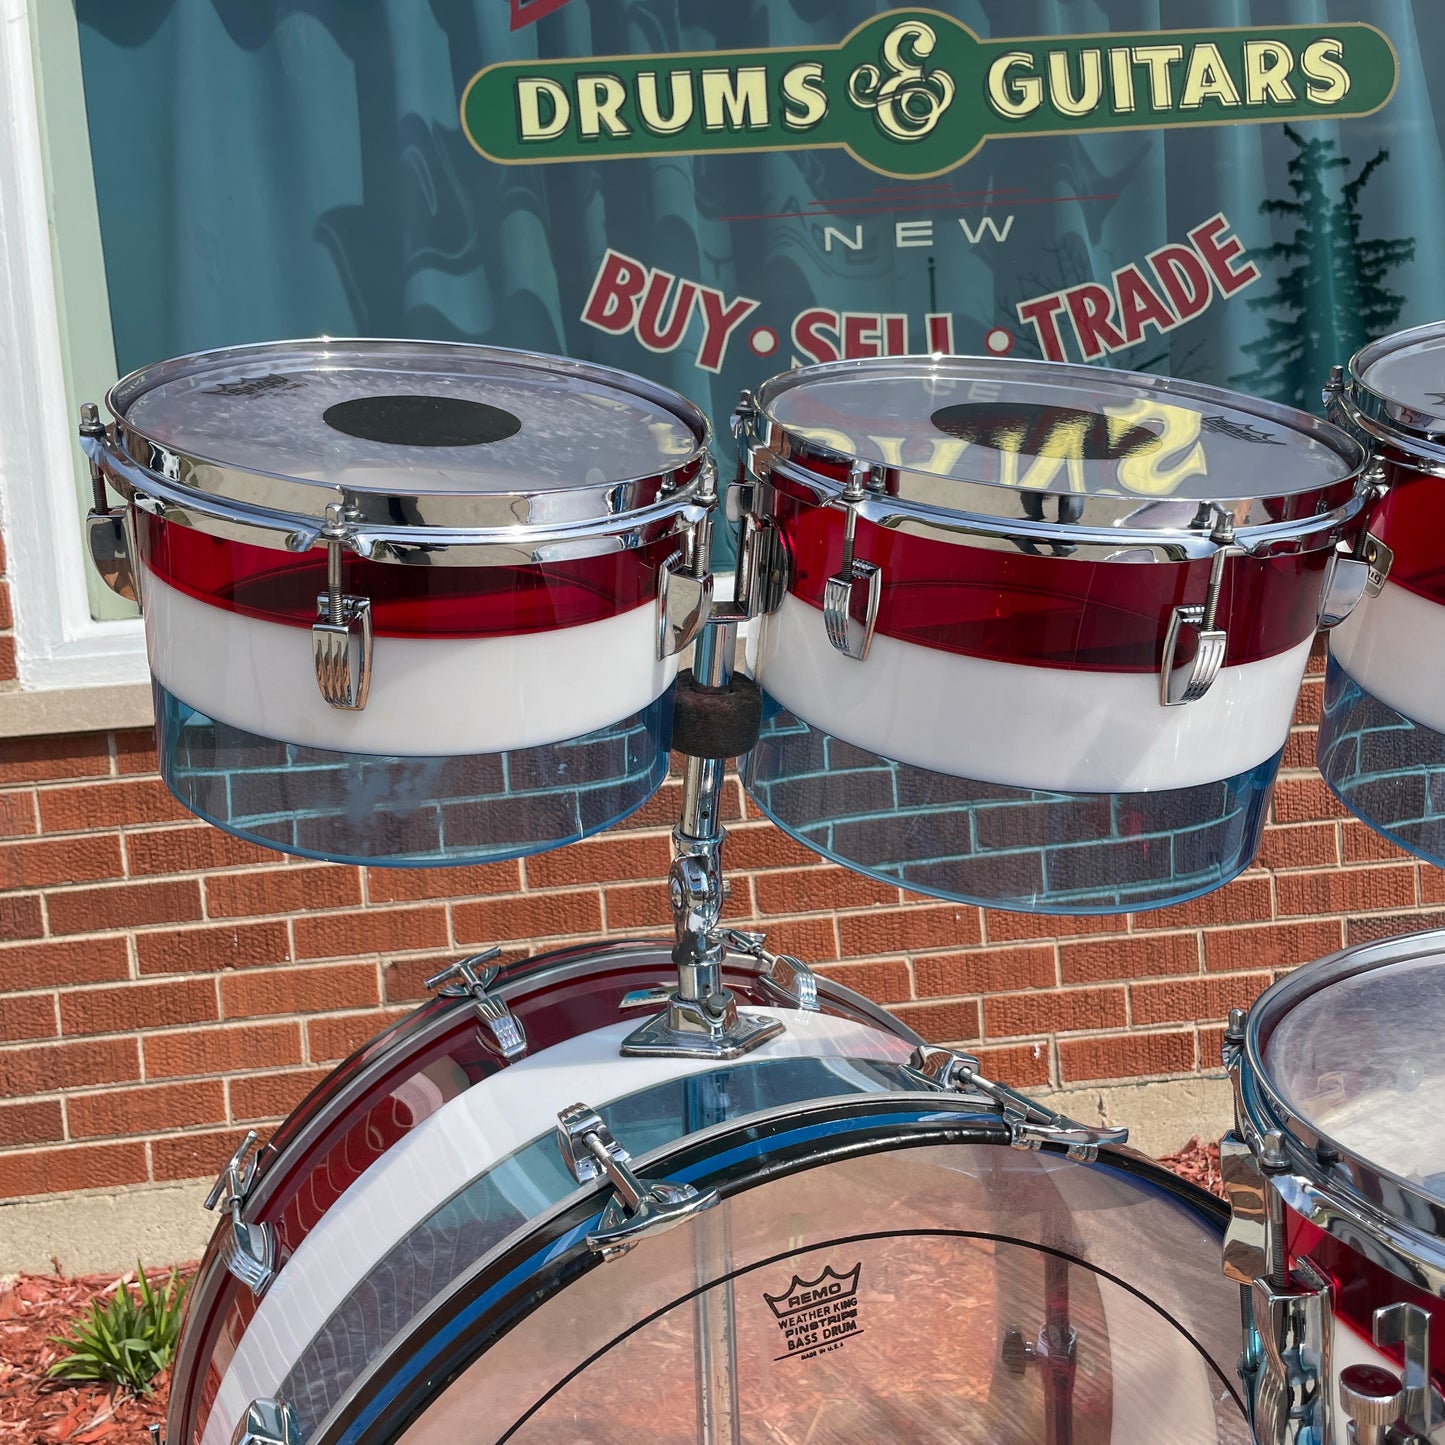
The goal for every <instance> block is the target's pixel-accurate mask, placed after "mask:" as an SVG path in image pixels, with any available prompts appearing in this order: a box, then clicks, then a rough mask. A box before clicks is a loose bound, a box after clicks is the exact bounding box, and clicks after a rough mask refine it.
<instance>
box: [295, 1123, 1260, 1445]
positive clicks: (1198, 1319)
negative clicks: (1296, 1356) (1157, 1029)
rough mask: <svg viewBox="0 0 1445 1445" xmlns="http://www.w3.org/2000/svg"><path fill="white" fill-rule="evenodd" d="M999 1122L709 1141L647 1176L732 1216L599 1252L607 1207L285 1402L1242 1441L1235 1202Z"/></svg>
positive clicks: (493, 1424)
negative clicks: (1016, 1144) (335, 1376)
mask: <svg viewBox="0 0 1445 1445" xmlns="http://www.w3.org/2000/svg"><path fill="white" fill-rule="evenodd" d="M950 1115H952V1117H951V1118H950V1117H949V1116H950ZM1000 1135H1001V1131H1000V1130H999V1127H998V1122H997V1120H996V1119H995V1120H992V1121H989V1120H986V1119H984V1118H981V1117H980V1116H978V1115H977V1114H974V1115H971V1116H970V1115H964V1114H961V1113H960V1112H958V1111H957V1110H950V1109H949V1108H948V1106H947V1105H946V1104H942V1105H941V1106H940V1107H936V1108H933V1109H930V1110H927V1111H925V1110H924V1109H922V1108H921V1107H919V1104H918V1101H917V1099H916V1098H914V1099H913V1100H911V1101H908V1102H907V1103H905V1102H904V1100H901V1099H895V1100H894V1101H892V1102H888V1101H883V1100H880V1101H876V1102H874V1103H863V1102H859V1101H853V1102H851V1103H849V1104H847V1105H842V1104H839V1103H836V1102H835V1103H834V1104H832V1105H830V1106H828V1107H826V1108H819V1109H814V1110H813V1111H811V1112H810V1114H809V1115H808V1117H807V1118H806V1119H803V1118H800V1117H798V1116H796V1115H795V1116H793V1117H792V1118H791V1119H778V1120H777V1121H776V1122H775V1124H774V1126H773V1127H767V1126H762V1127H760V1126H759V1125H758V1124H757V1123H756V1121H754V1123H753V1124H752V1125H751V1126H750V1127H749V1128H747V1129H746V1130H736V1129H733V1130H726V1131H712V1136H711V1137H710V1138H708V1139H707V1140H706V1142H705V1143H699V1142H697V1141H693V1142H692V1143H691V1144H690V1145H689V1146H688V1147H687V1148H686V1149H685V1150H684V1151H683V1152H682V1154H680V1155H679V1154H676V1153H675V1154H674V1155H673V1157H672V1159H671V1160H670V1161H669V1163H668V1165H667V1167H666V1168H665V1169H664V1168H662V1167H659V1168H657V1169H655V1170H649V1171H648V1172H649V1173H650V1174H651V1175H652V1176H653V1177H665V1178H667V1179H671V1180H679V1179H681V1180H689V1181H692V1182H696V1183H698V1184H699V1185H704V1186H706V1185H712V1186H713V1187H717V1188H719V1189H720V1190H722V1192H723V1193H724V1196H725V1198H724V1202H723V1203H722V1204H721V1205H720V1206H719V1207H718V1208H715V1209H713V1210H711V1211H709V1212H708V1213H706V1214H703V1215H701V1216H699V1217H697V1218H696V1219H695V1220H694V1221H693V1222H692V1223H691V1224H690V1225H688V1226H686V1227H683V1228H678V1229H674V1230H672V1231H670V1232H668V1233H666V1234H664V1235H661V1236H656V1237H650V1238H647V1239H645V1240H643V1241H641V1242H640V1244H639V1245H638V1246H637V1247H636V1248H634V1249H633V1250H632V1251H631V1252H629V1253H628V1254H626V1255H624V1256H623V1257H621V1258H620V1259H613V1260H611V1261H609V1262H607V1263H605V1264H604V1263H599V1262H598V1260H597V1256H596V1255H594V1254H592V1252H591V1251H590V1250H589V1249H588V1248H587V1246H586V1242H585V1235H586V1232H587V1230H588V1229H589V1228H595V1227H596V1223H597V1217H598V1216H597V1201H596V1199H595V1197H594V1199H593V1200H592V1201H591V1202H590V1203H589V1204H588V1205H587V1206H586V1207H585V1209H584V1210H583V1211H581V1212H580V1213H579V1212H578V1211H577V1210H575V1209H574V1210H573V1211H572V1212H571V1213H570V1214H567V1215H562V1216H558V1217H556V1218H555V1219H554V1220H553V1221H552V1223H551V1225H550V1227H548V1228H547V1229H544V1230H543V1231H541V1232H540V1233H539V1234H534V1235H533V1236H532V1237H531V1238H529V1239H528V1240H527V1241H526V1242H525V1243H523V1244H519V1245H518V1247H517V1249H515V1250H513V1251H512V1252H511V1253H510V1254H509V1255H508V1256H507V1257H505V1258H502V1259H498V1260H494V1261H493V1263H492V1265H491V1267H489V1268H487V1269H486V1270H485V1271H483V1272H481V1273H479V1274H478V1275H477V1276H476V1277H474V1278H472V1279H470V1280H467V1281H465V1282H462V1284H461V1287H459V1288H457V1289H455V1290H454V1291H453V1292H452V1293H451V1295H450V1297H449V1298H448V1299H447V1300H446V1301H445V1302H444V1303H443V1304H442V1305H441V1306H440V1307H439V1308H437V1309H435V1310H433V1311H432V1312H431V1314H430V1315H429V1316H428V1317H427V1318H426V1319H425V1320H424V1321H420V1322H416V1323H414V1324H413V1326H412V1327H411V1328H410V1329H408V1330H407V1331H404V1332H403V1333H402V1334H400V1335H398V1336H396V1337H395V1338H394V1339H393V1340H392V1342H391V1345H390V1347H389V1350H388V1353H387V1356H386V1357H385V1358H384V1359H381V1360H378V1361H376V1362H375V1363H374V1364H373V1365H372V1367H371V1368H370V1369H369V1370H368V1371H367V1372H366V1373H365V1375H364V1376H363V1377H362V1378H361V1379H359V1380H358V1381H357V1383H356V1385H355V1386H354V1387H353V1388H352V1389H350V1390H348V1391H346V1392H344V1393H343V1395H342V1396H341V1397H340V1398H338V1399H334V1401H328V1400H327V1399H326V1398H325V1397H326V1396H327V1395H328V1393H329V1392H328V1391H327V1390H326V1388H325V1387H324V1385H323V1386H322V1388H321V1389H320V1391H319V1392H315V1393H313V1392H312V1391H310V1390H308V1388H307V1386H308V1383H309V1384H310V1385H312V1386H314V1385H316V1384H319V1383H320V1382H319V1381H318V1380H317V1379H316V1377H315V1376H314V1375H313V1376H312V1378H311V1380H310V1381H309V1382H308V1381H307V1380H306V1379H305V1378H303V1377H302V1376H300V1375H297V1374H295V1373H293V1375H292V1377H291V1379H290V1380H288V1381H287V1382H286V1385H287V1386H289V1389H285V1390H284V1393H285V1398H287V1400H288V1402H289V1403H290V1404H291V1405H292V1407H293V1409H295V1410H296V1412H297V1416H298V1423H299V1424H300V1426H301V1428H302V1430H303V1432H304V1433H305V1434H306V1435H308V1436H309V1437H310V1438H311V1439H312V1440H314V1441H317V1442H332V1441H346V1442H362V1441H366V1442H369V1445H370V1442H381V1441H388V1442H389V1441H392V1440H401V1441H404V1442H405V1445H453V1442H455V1441H456V1440H457V1439H461V1438H465V1439H467V1440H469V1441H477V1442H481V1441H488V1442H502V1441H510V1442H515V1445H582V1442H588V1445H632V1442H635V1441H636V1440H638V1439H643V1438H646V1439H653V1440H659V1441H677V1442H682V1441H692V1440H709V1439H718V1440H727V1439H736V1440H739V1441H742V1442H746V1445H780V1442H781V1445H842V1442H845V1441H846V1442H856V1441H862V1440H885V1439H886V1440H899V1441H909V1442H919V1445H923V1442H938V1445H943V1442H949V1445H955V1442H959V1441H968V1442H990V1445H1026V1442H1028V1445H1031V1442H1037V1441H1044V1440H1048V1441H1056V1442H1060V1445H1062V1442H1065V1441H1069V1442H1072V1445H1136V1442H1138V1441H1141V1440H1147V1439H1162V1438H1167V1439H1168V1440H1169V1441H1170V1442H1171V1445H1215V1442H1228V1445H1248V1441H1249V1432H1248V1427H1247V1425H1246V1422H1245V1417H1244V1414H1243V1409H1242V1406H1241V1404H1240V1400H1239V1397H1238V1393H1237V1390H1236V1385H1235V1381H1234V1364H1235V1360H1236V1358H1237V1355H1238V1350H1239V1334H1238V1328H1239V1326H1238V1295H1237V1291H1236V1289H1235V1287H1233V1286H1231V1285H1229V1284H1228V1283H1227V1282H1226V1281H1225V1280H1224V1279H1223V1278H1222V1276H1221V1273H1220V1268H1219V1258H1220V1240H1221V1232H1222V1221H1223V1218H1224V1211H1223V1209H1222V1206H1220V1205H1218V1204H1217V1202H1216V1201H1214V1200H1212V1199H1211V1198H1210V1197H1209V1196H1207V1195H1204V1194H1202V1193H1200V1192H1199V1191H1197V1190H1194V1189H1193V1188H1192V1187H1191V1186H1188V1185H1185V1184H1182V1183H1181V1182H1180V1181H1178V1180H1177V1179H1175V1178H1174V1177H1173V1176H1172V1175H1169V1174H1167V1173H1166V1172H1165V1171H1163V1170H1161V1169H1159V1168H1157V1167H1156V1166H1154V1165H1152V1164H1149V1163H1147V1162H1145V1161H1142V1160H1139V1159H1137V1158H1135V1157H1134V1156H1132V1155H1129V1154H1127V1153H1115V1154H1110V1155H1105V1156H1103V1157H1101V1158H1100V1160H1098V1161H1097V1162H1096V1163H1093V1164H1080V1163H1074V1162H1072V1161H1070V1160H1068V1159H1067V1158H1066V1157H1064V1156H1062V1155H1059V1154H1056V1153H1049V1152H1043V1153H1028V1152H1020V1151H1016V1150H1013V1149H1009V1148H1007V1147H1005V1146H1004V1145H1003V1144H1002V1142H1001V1137H1000ZM1050 1353H1051V1354H1052V1355H1053V1359H1052V1360H1050V1359H1047V1358H1045V1355H1046V1354H1050ZM315 1363H316V1364H317V1365H319V1364H321V1362H320V1361H319V1360H318V1361H316V1362H315ZM332 1363H333V1364H341V1365H342V1367H343V1371H344V1362H341V1361H333V1362H332ZM442 1382H445V1383H442ZM439 1386H440V1387H439ZM328 1405H329V1408H328ZM317 1406H321V1410H320V1411H318V1410H317V1409H316V1407H317ZM323 1417H324V1418H323ZM734 1421H735V1422H736V1424H735V1426H734V1424H733V1422H734ZM734 1431H735V1433H734ZM312 1432H315V1433H312Z"/></svg>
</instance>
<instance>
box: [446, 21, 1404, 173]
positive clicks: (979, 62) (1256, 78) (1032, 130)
mask: <svg viewBox="0 0 1445 1445" xmlns="http://www.w3.org/2000/svg"><path fill="white" fill-rule="evenodd" d="M1397 76H1398V64H1397V60H1396V56H1395V52H1394V49H1393V48H1392V46H1391V44H1390V42H1389V40H1388V39H1387V38H1386V37H1385V36H1384V35H1383V34H1382V33H1381V32H1380V31H1379V30H1377V29H1376V28H1375V27H1374V26H1372V25H1368V24H1363V23H1359V22H1346V23H1342V24H1338V25H1327V26H1321V25H1285V26H1275V27H1272V28H1268V29H1234V30H1197V31H1185V30H1176V31H1148V32H1142V33H1140V34H1105V35H1075V36H1047V37H1037V38H1030V39H1003V40H988V41H985V40H981V39H980V38H979V37H978V36H977V35H975V34H974V32H973V31H972V30H970V29H969V27H968V26H966V25H964V24H963V23H962V22H960V21H958V20H955V19H953V18H952V17H951V16H948V15H944V14H942V13H940V12H937V11H932V10H904V11H893V12H890V13H887V14H884V15H880V16H877V17H874V18H873V19H871V20H869V21H867V22H865V23H864V24H862V25H860V26H858V27H857V29H855V30H854V31H853V32H852V33H851V34H849V35H848V36H847V37H846V38H844V39H843V40H842V41H841V42H839V44H837V45H836V46H833V47H823V48H818V47H813V48H810V49H807V50H794V49H766V50H761V49H760V50H737V51H730V52H712V53H701V54H696V53H695V54H680V55H679V54H671V55H642V56H612V57H592V58H585V59H576V60H527V61H506V62H502V63H500V64H497V65H489V66H487V67H486V68H485V69H483V70H480V71H478V72H477V74H476V75H475V76H473V78H472V80H471V82H470V84H469V85H468V86H467V88H466V90H465V92H464V94H463V96H462V100H461V116H462V126H463V129H464V130H465V132H466V134H467V137H468V139H469V140H470V141H471V143H472V145H473V146H475V147H476V149H477V150H478V151H479V152H480V153H481V154H482V155H483V156H485V157H486V158H487V159H489V160H492V161H495V162H498V163H499V164H503V165H536V164H541V163H546V162H549V161H573V160H580V159H589V160H601V159H613V158H623V157H638V156H656V155H666V154H703V153H707V152H740V151H766V150H801V149H807V148H813V147H841V148H842V149H844V150H846V151H847V152H848V153H849V154H850V155H852V156H853V157H854V158H855V159H856V160H858V161H859V162H861V163H862V164H863V165H865V166H868V167H869V168H871V169H872V170H874V171H877V172H880V173H881V174H883V175H887V176H894V177H899V178H904V179H924V178H927V177H930V176H936V175H941V174H942V173H944V172H945V171H948V170H951V169H953V168H954V167H955V166H957V165H959V164H960V163H962V162H963V161H965V160H967V159H969V157H971V156H972V155H974V154H975V153H976V152H977V151H978V150H979V148H980V147H981V146H983V145H984V144H985V143H986V142H987V141H988V140H989V139H991V138H994V137H1000V136H1007V135H1061V134H1072V133H1083V132H1097V131H1115V130H1130V129H1157V128H1160V127H1165V128H1168V127H1175V126H1189V125H1218V124H1237V123H1241V122H1246V123H1248V122H1255V123H1263V122H1274V123H1278V122H1281V121H1284V122H1290V121H1301V120H1318V119H1323V118H1327V117H1345V116H1363V115H1369V114H1371V113H1372V112H1374V111H1376V110H1378V109H1380V107H1381V106H1383V105H1384V104H1385V103H1386V102H1387V101H1388V100H1389V99H1390V97H1391V95H1392V94H1393V93H1394V89H1395V84H1396V80H1397Z"/></svg>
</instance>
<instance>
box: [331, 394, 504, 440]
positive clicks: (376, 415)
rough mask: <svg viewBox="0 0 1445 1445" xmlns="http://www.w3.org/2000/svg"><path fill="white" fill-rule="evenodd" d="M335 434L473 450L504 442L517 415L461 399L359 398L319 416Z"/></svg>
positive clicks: (450, 397)
mask: <svg viewBox="0 0 1445 1445" xmlns="http://www.w3.org/2000/svg"><path fill="white" fill-rule="evenodd" d="M321 419H322V421H324V422H325V423H326V425H327V426H329V427H331V428H332V429H333V430H334V431H339V432H344V433H345V434H346V435H347V436H352V437H357V438H359V439H360V440H362V441H368V442H381V443H382V444H383V445H385V446H396V447H475V446H482V445H485V444H486V443H488V442H500V441H505V440H506V439H507V438H508V437H511V436H516V434H517V433H518V432H519V431H521V429H522V421H521V418H520V417H517V416H514V415H513V414H512V413H511V412H509V411H503V410H502V408H501V407H499V406H488V405H487V404H486V402H482V401H469V400H468V399H467V398H466V397H460V396H358V397H354V398H353V399H352V400H350V401H339V402H337V403H336V405H335V406H329V407H327V408H326V410H325V411H324V412H322V414H321Z"/></svg>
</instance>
